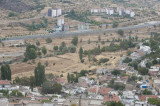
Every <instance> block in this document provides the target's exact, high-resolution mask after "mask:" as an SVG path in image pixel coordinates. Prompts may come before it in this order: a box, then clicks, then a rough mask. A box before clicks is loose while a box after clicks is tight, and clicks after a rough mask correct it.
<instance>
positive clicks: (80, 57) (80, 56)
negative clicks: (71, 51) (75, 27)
mask: <svg viewBox="0 0 160 106" xmlns="http://www.w3.org/2000/svg"><path fill="white" fill-rule="evenodd" d="M79 59H80V60H81V62H82V63H83V61H84V60H83V48H82V47H80V49H79Z"/></svg>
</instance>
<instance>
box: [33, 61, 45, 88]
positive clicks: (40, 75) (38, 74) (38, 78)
mask: <svg viewBox="0 0 160 106" xmlns="http://www.w3.org/2000/svg"><path fill="white" fill-rule="evenodd" d="M34 75H35V82H36V86H41V84H42V83H43V82H44V81H45V67H44V66H43V65H41V63H40V62H39V63H38V65H37V67H36V68H35V70H34Z"/></svg>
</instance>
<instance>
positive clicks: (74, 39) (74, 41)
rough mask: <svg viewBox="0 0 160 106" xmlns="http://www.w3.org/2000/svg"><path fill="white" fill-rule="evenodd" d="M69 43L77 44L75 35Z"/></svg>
mask: <svg viewBox="0 0 160 106" xmlns="http://www.w3.org/2000/svg"><path fill="white" fill-rule="evenodd" d="M71 43H72V44H73V45H75V46H77V44H78V37H77V36H75V37H74V38H73V39H72V41H71Z"/></svg>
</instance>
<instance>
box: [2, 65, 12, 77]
mask: <svg viewBox="0 0 160 106" xmlns="http://www.w3.org/2000/svg"><path fill="white" fill-rule="evenodd" d="M1 79H2V80H11V69H10V66H9V65H8V64H6V65H2V66H1Z"/></svg>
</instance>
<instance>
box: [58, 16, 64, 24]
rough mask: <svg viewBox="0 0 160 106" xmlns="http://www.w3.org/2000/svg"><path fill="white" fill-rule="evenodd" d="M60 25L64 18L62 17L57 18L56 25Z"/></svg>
mask: <svg viewBox="0 0 160 106" xmlns="http://www.w3.org/2000/svg"><path fill="white" fill-rule="evenodd" d="M62 25H64V19H63V18H59V19H57V26H62Z"/></svg>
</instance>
